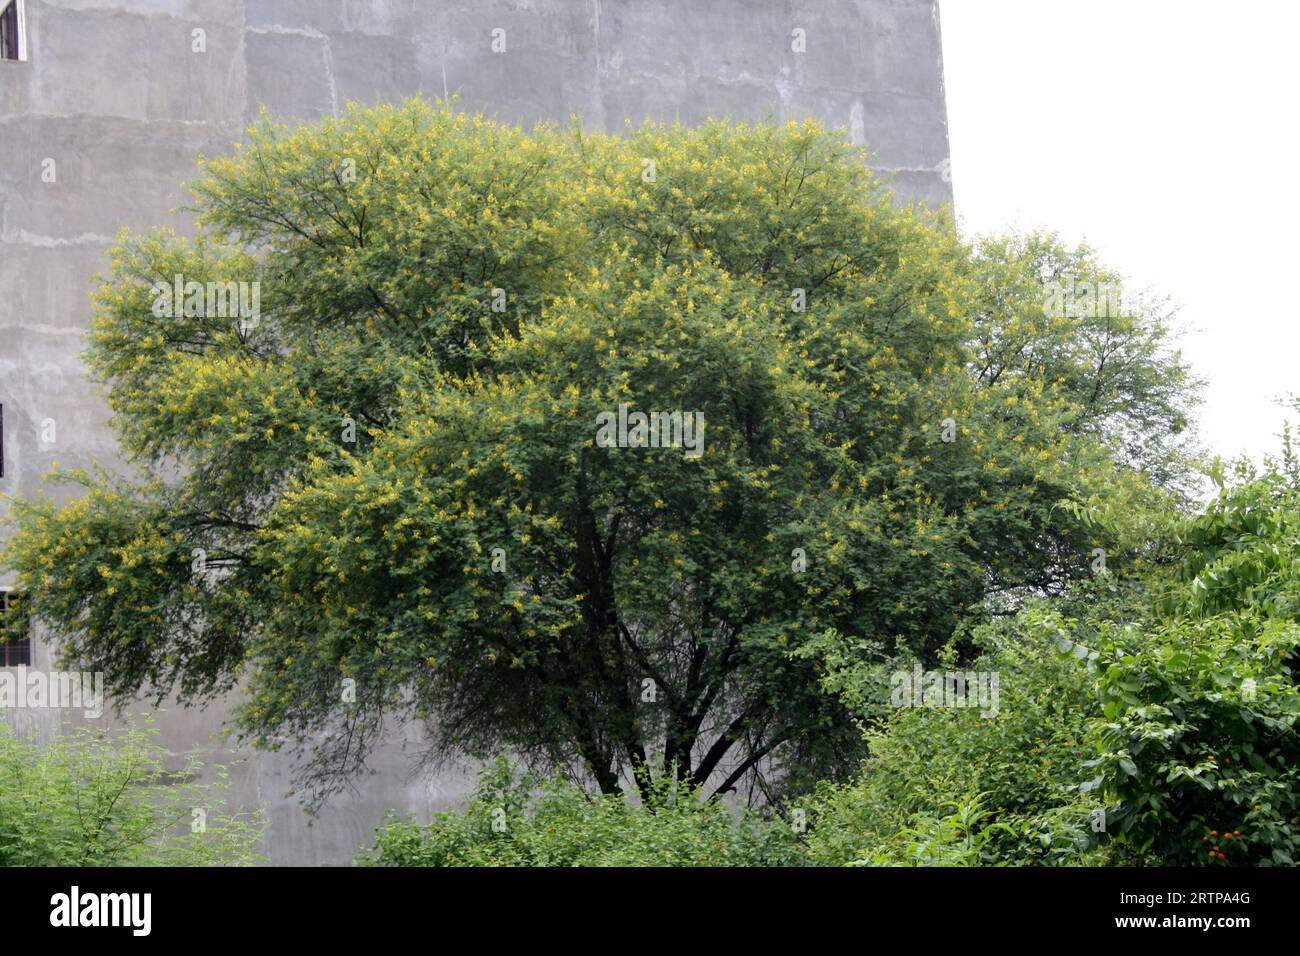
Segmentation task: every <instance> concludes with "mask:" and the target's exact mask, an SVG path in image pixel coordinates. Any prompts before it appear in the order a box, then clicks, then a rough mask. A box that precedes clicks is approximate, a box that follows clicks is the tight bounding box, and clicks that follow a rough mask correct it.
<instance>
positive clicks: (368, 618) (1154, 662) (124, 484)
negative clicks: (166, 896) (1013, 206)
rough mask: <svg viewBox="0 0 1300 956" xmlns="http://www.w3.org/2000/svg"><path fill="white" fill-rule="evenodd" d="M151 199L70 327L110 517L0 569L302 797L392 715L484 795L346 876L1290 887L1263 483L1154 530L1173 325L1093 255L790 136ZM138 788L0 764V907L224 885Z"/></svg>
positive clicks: (466, 137) (82, 507)
mask: <svg viewBox="0 0 1300 956" xmlns="http://www.w3.org/2000/svg"><path fill="white" fill-rule="evenodd" d="M193 188H194V192H195V195H196V197H197V203H198V213H199V223H200V231H199V234H198V236H197V237H196V238H194V239H192V240H190V239H182V238H179V237H177V236H175V235H171V234H169V233H166V232H156V233H148V234H143V235H130V234H124V235H123V237H122V239H121V241H120V242H119V244H118V246H117V247H116V249H115V251H114V255H113V268H112V273H111V275H110V276H109V277H108V278H107V279H105V280H104V284H103V286H102V288H101V290H100V293H99V296H98V299H97V310H96V316H95V319H94V323H93V328H92V336H91V346H90V351H89V353H88V361H89V365H90V367H91V368H92V369H93V370H94V372H95V374H96V375H97V376H98V377H99V378H100V379H101V380H102V381H103V383H104V384H105V385H106V387H107V389H108V395H109V401H110V403H111V405H112V408H113V411H114V413H115V415H116V424H117V428H118V431H119V433H120V436H121V440H122V444H123V447H124V449H125V450H126V452H127V454H128V455H129V457H130V464H131V466H132V469H133V471H132V474H133V475H134V476H136V477H132V478H129V479H128V478H125V477H122V476H117V475H112V474H108V473H105V472H93V473H92V472H68V473H63V474H61V475H58V476H56V480H61V481H65V482H69V483H72V484H73V485H76V486H80V487H81V489H82V490H83V491H84V493H83V494H81V495H80V496H78V497H75V498H74V499H73V500H72V501H71V502H70V503H64V502H56V501H54V500H52V499H51V498H48V497H37V498H35V499H31V500H27V501H19V502H15V505H14V508H13V518H14V522H15V528H14V534H13V535H12V537H11V539H10V540H9V543H8V545H7V547H6V551H5V553H4V556H3V557H4V561H5V562H7V563H8V565H10V566H11V567H12V568H14V569H15V570H16V571H17V572H18V575H19V577H20V581H21V586H22V587H23V588H24V590H25V591H26V592H27V594H28V595H29V599H30V602H31V607H32V608H33V610H34V611H35V613H36V614H37V615H39V616H40V617H41V618H42V619H44V621H45V622H46V623H47V624H48V625H50V626H51V627H53V628H54V629H55V630H56V631H57V632H58V633H59V634H60V635H62V636H63V638H64V647H65V658H66V660H67V661H68V662H69V663H71V664H74V665H76V666H77V667H79V668H81V669H83V670H91V671H100V672H103V673H104V674H105V675H106V682H107V685H108V687H109V689H110V690H111V692H112V693H113V694H114V695H115V696H116V697H118V698H119V699H121V698H126V697H129V696H131V695H134V694H136V693H137V692H140V691H142V690H144V689H146V688H147V689H148V690H149V691H151V692H153V693H156V694H158V695H159V696H162V695H166V694H168V693H172V692H175V693H177V694H178V695H179V696H180V697H181V699H182V700H184V701H193V700H202V699H205V698H208V697H211V696H213V695H216V694H221V693H225V692H227V691H229V690H231V689H232V688H234V687H236V686H239V687H241V688H243V689H244V690H246V696H245V698H244V703H243V705H242V707H241V708H240V710H239V713H238V724H239V727H240V728H241V729H242V731H243V732H244V733H245V734H246V735H247V736H248V737H249V738H251V739H252V740H253V741H254V742H256V743H258V744H260V745H263V746H272V747H273V746H280V745H281V743H282V742H284V741H288V742H289V743H290V744H291V745H293V746H295V747H296V748H298V749H299V750H300V752H302V753H303V754H304V756H305V757H306V758H307V759H308V761H309V764H308V766H307V768H306V775H305V781H306V783H307V785H308V788H309V793H310V794H311V795H313V796H315V797H317V798H324V797H325V796H327V795H328V794H329V793H330V792H332V791H333V790H334V789H336V788H337V787H340V786H343V785H344V784H345V783H346V781H347V779H348V778H349V777H350V776H351V775H353V774H354V773H355V772H356V771H357V770H358V769H360V768H361V766H362V765H363V763H364V761H365V758H366V755H367V753H368V751H369V749H370V747H371V746H372V744H373V742H374V740H375V739H376V738H377V736H378V734H379V733H380V731H381V729H382V727H383V726H384V723H385V721H391V720H393V719H407V718H412V717H416V718H425V719H427V721H428V726H429V728H430V733H431V735H432V746H433V753H431V756H436V755H437V754H438V753H449V752H451V753H457V754H469V755H473V756H479V757H493V756H495V755H497V754H500V753H503V752H504V753H510V754H512V755H514V758H515V759H516V760H517V761H518V763H513V762H510V761H506V760H504V759H502V760H498V761H497V762H495V763H493V764H491V765H490V766H489V768H488V770H486V771H485V772H484V775H483V778H482V781H481V784H480V787H479V789H478V791H477V792H476V794H475V796H474V798H473V800H472V801H471V803H470V805H469V806H468V808H467V809H466V810H464V811H463V812H455V813H445V814H440V815H438V816H437V817H436V818H435V819H434V820H433V822H432V823H429V824H419V823H416V822H413V821H404V820H396V819H393V820H390V821H389V823H388V824H387V825H386V826H385V827H383V828H382V829H381V830H380V831H379V833H378V835H377V840H376V845H375V847H374V848H373V849H372V850H371V851H369V852H368V853H367V854H365V856H364V857H363V859H362V862H365V863H368V864H374V865H398V866H402V865H434V866H461V865H475V866H476V865H494V866H546V865H566V866H568V865H600V866H605V865H683V866H713V865H778V866H779V865H796V864H798V865H807V864H816V865H962V866H977V865H1105V864H1116V863H1124V864H1147V865H1184V864H1189V863H1190V864H1203V865H1213V866H1225V865H1241V864H1248V865H1277V864H1282V865H1291V864H1293V863H1294V861H1295V856H1296V851H1297V845H1296V844H1297V840H1298V839H1300V835H1298V830H1297V822H1298V821H1300V797H1297V791H1296V774H1297V772H1298V771H1297V770H1296V769H1295V767H1296V757H1297V756H1298V754H1297V752H1296V751H1297V748H1296V743H1295V736H1294V730H1295V721H1296V717H1297V708H1298V707H1300V694H1297V689H1296V683H1295V674H1294V669H1293V668H1294V665H1295V661H1296V653H1297V641H1298V639H1300V638H1298V635H1300V630H1298V629H1297V625H1300V620H1298V619H1297V615H1298V613H1300V564H1298V563H1297V562H1298V559H1300V552H1298V550H1297V549H1298V547H1300V545H1297V542H1300V507H1298V504H1300V503H1298V500H1297V494H1298V491H1297V489H1300V480H1298V478H1297V473H1298V469H1297V466H1296V463H1295V460H1294V456H1293V455H1292V449H1291V445H1290V441H1289V438H1288V439H1287V441H1286V443H1285V444H1284V451H1283V455H1282V459H1281V460H1280V461H1279V462H1273V463H1269V465H1268V467H1267V469H1266V470H1265V471H1264V472H1262V473H1256V472H1254V471H1253V470H1251V469H1249V468H1247V467H1245V466H1241V467H1238V468H1237V469H1236V471H1235V473H1234V474H1233V476H1232V477H1231V479H1229V478H1227V477H1224V475H1223V474H1222V468H1221V467H1219V466H1215V467H1214V468H1212V469H1211V470H1212V472H1213V474H1214V476H1215V480H1216V481H1217V482H1218V484H1219V492H1218V495H1217V497H1216V498H1215V499H1214V500H1213V501H1212V502H1211V503H1210V504H1209V505H1208V507H1204V508H1201V507H1198V506H1195V505H1194V504H1193V491H1194V489H1195V487H1196V482H1197V480H1198V479H1197V472H1196V470H1195V469H1194V468H1193V466H1192V459H1191V457H1190V456H1189V454H1188V452H1187V450H1186V449H1185V448H1184V447H1183V442H1184V441H1185V433H1186V429H1187V425H1188V421H1189V413H1190V410H1191V408H1192V407H1193V405H1194V401H1195V384H1196V383H1195V382H1193V381H1191V380H1190V378H1189V376H1188V374H1187V371H1186V368H1185V367H1184V365H1183V363H1182V361H1181V359H1180V358H1179V356H1178V354H1177V353H1176V351H1174V350H1173V349H1172V347H1171V345H1170V341H1169V328H1168V316H1167V315H1166V313H1165V310H1164V309H1163V307H1160V306H1159V305H1156V306H1149V307H1144V308H1138V309H1130V308H1123V309H1112V308H1110V305H1111V302H1112V300H1111V298H1110V293H1109V292H1107V293H1106V294H1105V295H1104V296H1099V294H1094V293H1097V290H1103V289H1104V290H1111V289H1114V288H1115V287H1116V286H1117V284H1118V277H1117V276H1115V275H1113V274H1112V273H1110V272H1108V271H1107V270H1106V269H1105V268H1104V267H1102V266H1101V265H1100V264H1098V263H1097V262H1096V261H1095V259H1094V258H1093V257H1092V255H1091V254H1090V253H1089V252H1088V250H1086V249H1067V248H1065V247H1063V246H1062V245H1061V244H1060V243H1059V242H1058V241H1056V240H1055V239H1054V238H1053V237H1051V236H1040V235H1031V236H1018V237H1009V238H993V239H985V240H981V241H978V242H975V243H967V242H964V241H962V240H961V239H960V238H959V237H958V236H957V234H956V232H955V229H954V228H953V225H952V223H951V222H950V221H949V220H948V219H947V218H945V217H944V216H943V215H941V214H932V213H928V212H924V211H922V210H919V209H916V208H900V207H898V206H896V205H895V204H894V203H893V201H892V198H891V196H890V194H889V192H888V190H887V188H886V187H885V186H884V185H883V184H882V183H880V182H879V181H878V180H876V179H875V178H874V177H873V176H872V175H871V174H870V173H868V172H867V171H866V170H865V168H864V166H863V163H862V156H861V154H860V152H859V151H858V150H856V149H854V148H853V147H851V146H849V145H848V144H847V143H846V142H845V140H844V139H843V138H842V137H840V136H838V135H835V134H831V133H828V132H826V131H825V130H823V129H821V128H820V127H818V126H817V125H816V124H813V123H806V124H789V125H786V126H779V127H777V126H772V125H764V124H759V125H754V126H743V125H740V126H737V125H731V124H726V123H710V124H708V125H706V126H704V127H701V128H698V129H692V130H687V129H682V128H680V127H675V126H673V127H665V126H657V125H647V126H645V127H642V128H640V129H629V130H627V131H626V133H625V134H624V135H623V136H618V137H615V136H606V135H594V134H589V133H587V132H584V131H582V130H580V129H576V128H575V129H567V130H557V129H553V128H548V127H543V128H539V129H538V130H535V131H533V132H532V133H524V132H521V131H519V130H517V129H511V128H506V127H501V126H497V125H495V124H492V123H490V122H486V121H484V120H483V119H482V118H476V117H469V116H465V115H463V114H459V113H456V112H454V111H452V110H450V109H448V108H444V107H442V106H429V105H427V104H424V103H422V102H419V101H413V102H410V103H407V104H405V105H403V106H401V107H379V108H375V109H362V108H358V107H353V108H350V109H349V110H348V111H347V112H346V113H345V114H344V115H343V116H342V117H341V118H339V119H327V120H325V121H323V122H321V123H320V124H318V125H314V126H304V127H298V128H296V129H293V130H289V129H286V128H283V127H279V126H275V125H272V124H270V123H264V124H263V125H262V126H260V127H259V128H257V129H255V130H254V131H253V133H252V137H251V139H250V141H249V142H248V143H247V144H246V146H245V148H244V149H243V150H241V151H240V152H239V153H237V154H236V155H234V156H232V157H228V158H223V159H220V160H215V161H212V162H209V163H206V164H205V166H204V169H203V173H202V176H201V178H200V179H199V180H198V181H197V182H196V183H195V184H194V187H193ZM177 276H180V277H182V278H183V279H184V280H185V281H186V282H190V281H193V282H197V283H200V284H201V285H202V284H206V283H217V284H218V285H219V286H220V287H221V288H226V284H227V283H235V284H236V286H235V287H237V284H238V283H253V282H256V283H259V285H258V289H259V292H258V296H257V297H256V299H255V301H256V302H257V303H258V306H257V310H256V314H255V315H241V316H239V318H240V319H241V321H234V320H232V317H231V315H229V314H227V313H226V312H224V311H221V310H218V312H217V313H214V312H213V311H212V310H211V309H209V308H207V302H206V300H204V299H203V296H201V295H200V296H198V298H196V299H193V300H191V298H190V297H188V296H182V297H180V299H179V300H178V299H176V298H169V297H167V296H163V297H162V298H160V295H161V294H162V290H163V289H170V288H174V286H173V285H172V283H173V280H174V279H175V277H177ZM232 288H234V287H232ZM1061 288H1068V289H1071V290H1076V289H1083V290H1087V294H1086V295H1085V296H1084V299H1083V301H1084V304H1085V306H1086V307H1083V308H1080V307H1078V303H1077V302H1075V303H1073V304H1072V305H1071V306H1070V307H1068V308H1064V309H1062V308H1057V307H1055V306H1054V305H1052V298H1051V296H1045V290H1046V289H1057V290H1059V289H1061ZM164 299H166V300H167V301H163V300H164ZM241 301H242V300H241ZM168 302H170V305H168ZM160 303H161V307H160ZM1099 304H1100V307H1099ZM656 412H662V413H665V414H667V415H669V416H673V415H676V416H677V418H676V422H677V424H679V425H681V426H682V427H681V429H680V430H678V431H676V432H674V433H673V434H672V435H671V436H670V435H668V434H667V433H662V434H661V433H660V432H658V431H656V432H653V433H651V432H650V431H649V430H648V429H640V430H638V428H637V427H636V424H635V420H634V419H632V421H631V424H632V428H631V431H630V432H628V430H627V429H624V430H623V433H622V434H620V435H618V436H617V440H611V441H607V440H606V439H610V438H613V437H614V435H613V432H610V431H609V430H608V427H607V426H608V421H609V418H610V417H611V416H612V417H613V418H614V419H616V420H618V419H623V420H628V419H631V418H632V416H634V415H635V414H637V413H645V414H651V413H656ZM602 421H604V422H605V423H606V424H605V425H602V424H601V423H602ZM615 431H617V429H615ZM629 434H630V436H631V438H630V440H626V439H628V435H629ZM661 439H662V440H661ZM911 674H914V675H916V676H915V678H912V677H909V676H908V675H911ZM935 675H938V677H935ZM945 675H947V676H945ZM923 678H924V680H923ZM945 681H948V682H950V683H951V686H952V687H954V688H956V687H969V686H977V687H978V688H979V690H980V695H981V696H980V699H979V701H978V702H977V703H978V706H971V705H970V699H969V698H965V699H963V698H960V697H946V696H945V694H946V693H947V691H945V690H944V688H945V687H946V686H948V684H946V683H945ZM968 681H973V682H974V684H969V683H967V682H968ZM923 684H925V688H924V689H923V690H922V685H923ZM905 688H911V689H910V690H906V692H905V693H902V696H901V697H900V689H905ZM986 693H987V694H988V695H990V696H988V697H987V699H986V697H985V696H984V695H985V694H986ZM909 695H910V696H909ZM309 740H310V741H311V743H310V744H309V743H308V741H309ZM322 742H323V743H322ZM313 748H314V749H313ZM151 753H152V752H151V751H150V750H149V749H148V748H147V747H146V746H145V744H144V743H143V741H142V740H140V739H139V738H136V737H128V738H127V741H126V744H125V747H124V749H122V750H120V751H118V750H113V749H110V748H109V746H108V744H107V743H106V742H104V741H102V740H101V739H100V738H91V737H86V738H82V739H79V740H76V741H66V742H64V743H62V744H60V745H59V746H58V747H55V748H53V749H51V750H49V751H42V752H38V751H36V750H35V749H33V748H32V747H31V746H30V745H28V744H23V743H20V742H18V741H17V740H16V739H15V738H13V737H12V735H8V736H0V760H3V762H4V765H5V766H6V767H9V768H12V772H8V771H7V772H6V774H5V775H4V776H3V777H0V862H2V861H4V860H5V859H13V860H18V861H34V862H58V861H78V862H103V863H113V862H132V861H139V860H145V861H163V860H174V861H194V862H199V861H210V860H221V861H230V862H244V861H246V860H247V859H248V858H249V854H250V852H251V851H250V847H251V845H252V843H251V841H252V837H253V833H254V831H253V830H252V829H251V828H250V827H249V826H248V825H246V824H245V823H243V822H241V821H238V820H233V819H225V818H222V819H221V820H220V825H219V826H216V827H215V828H214V825H213V819H214V817H213V816H209V819H208V830H207V833H206V834H202V835H199V834H191V835H186V834H184V833H181V834H179V835H177V834H175V833H174V832H173V830H172V827H173V825H174V824H176V823H177V822H178V820H179V819H180V817H178V816H177V815H176V814H177V813H178V812H179V810H178V808H180V807H186V806H190V805H192V804H193V803H194V800H196V799H198V797H199V794H197V793H192V792H191V791H188V790H186V789H185V786H189V785H185V786H182V787H180V788H166V787H163V786H162V782H163V776H162V772H161V764H160V763H159V762H158V758H157V756H156V755H152V756H151ZM525 767H526V768H528V769H526V770H525V769H523V768H525ZM209 796H210V795H209ZM204 799H205V800H206V799H209V797H205V798H204ZM50 807H56V808H59V809H57V810H56V812H53V813H50V812H48V808H50ZM42 808H45V809H44V810H43V809H42ZM87 808H89V811H88V810H87ZM38 816H39V817H40V820H41V821H44V822H40V821H37V817H38ZM4 854H8V855H9V856H8V857H5V856H4Z"/></svg>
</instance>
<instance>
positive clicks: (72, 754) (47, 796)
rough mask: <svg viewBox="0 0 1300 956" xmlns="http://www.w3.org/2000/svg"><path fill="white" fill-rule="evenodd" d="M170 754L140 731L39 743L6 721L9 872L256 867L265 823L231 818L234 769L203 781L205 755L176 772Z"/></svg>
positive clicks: (3, 859)
mask: <svg viewBox="0 0 1300 956" xmlns="http://www.w3.org/2000/svg"><path fill="white" fill-rule="evenodd" d="M165 756H166V755H165V754H164V752H163V751H162V750H161V748H160V747H159V746H158V745H157V743H156V741H155V740H154V739H153V734H151V733H148V732H146V731H142V730H138V729H132V730H130V731H127V732H126V733H124V734H122V735H120V736H117V737H112V736H109V735H106V734H101V733H96V732H92V731H90V730H84V729H83V730H80V731H78V732H76V733H74V734H71V735H68V736H64V737H60V738H58V739H56V740H54V741H52V742H50V743H42V744H38V743H35V742H32V741H27V740H24V739H22V738H19V737H18V736H17V735H16V734H15V733H14V731H13V730H12V729H11V728H10V727H9V725H8V724H7V723H5V722H3V721H0V866H77V867H86V866H219V865H237V866H239V865H249V864H252V863H254V862H255V861H256V860H257V853H256V847H257V844H258V842H259V840H260V839H261V836H262V823H261V820H260V819H259V818H257V817H249V816H246V815H239V814H231V813H228V812H226V809H225V807H226V789H227V784H226V772H225V770H224V769H223V768H221V767H211V768H208V769H209V771H210V772H211V773H212V776H213V782H212V783H206V784H203V783H197V782H194V780H193V779H192V778H194V777H195V776H197V775H198V773H199V772H200V771H201V770H202V769H203V768H202V767H201V765H200V764H199V762H198V760H197V758H193V757H191V758H189V759H187V760H186V761H185V764H184V766H183V767H182V768H181V769H180V770H179V771H175V772H168V771H167V770H166V766H165ZM196 809H198V810H202V811H203V812H204V814H205V815H206V816H205V818H204V819H203V820H202V826H196V820H197V819H198V818H196V817H195V810H196ZM196 830H197V831H198V832H195V831H196Z"/></svg>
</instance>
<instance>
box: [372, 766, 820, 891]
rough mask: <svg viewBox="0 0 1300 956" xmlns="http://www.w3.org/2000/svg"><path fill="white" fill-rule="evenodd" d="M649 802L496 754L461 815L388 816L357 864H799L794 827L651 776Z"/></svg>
mask: <svg viewBox="0 0 1300 956" xmlns="http://www.w3.org/2000/svg"><path fill="white" fill-rule="evenodd" d="M652 796H653V799H652V801H651V802H650V803H649V804H643V803H633V802H631V801H629V800H628V799H626V798H624V797H620V796H616V795H610V794H599V795H596V796H592V795H589V794H588V793H586V792H585V791H584V790H583V789H582V788H580V787H579V786H577V785H576V784H573V783H570V782H568V781H563V780H557V779H551V780H545V781H544V780H541V779H540V778H538V777H536V776H533V775H531V774H522V773H520V772H518V771H517V770H516V769H515V768H514V767H513V766H512V765H511V764H510V762H509V761H507V760H505V759H504V758H502V759H499V760H498V761H497V762H496V763H495V764H494V765H492V766H489V767H488V768H486V769H485V770H484V771H483V772H482V774H481V775H480V779H479V785H478V787H477V789H476V790H475V793H474V797H473V799H472V800H471V802H470V804H469V807H468V808H467V809H466V810H465V811H464V812H449V813H440V814H437V815H436V816H435V817H434V819H433V821H432V822H431V823H429V824H427V825H421V824H417V823H414V822H411V821H406V820H395V819H394V820H390V821H389V822H388V823H387V824H386V825H385V826H383V827H381V828H380V829H379V830H378V831H377V833H376V843H375V846H374V847H373V848H372V849H371V850H370V851H369V852H368V853H366V854H364V855H363V856H362V857H361V858H360V859H359V860H358V862H359V863H361V864H362V865H370V866H785V865H793V864H796V863H798V862H799V858H798V856H797V854H796V852H795V849H794V844H795V837H794V833H793V831H792V830H791V829H790V828H789V827H788V826H786V825H785V824H783V823H780V822H776V823H769V822H767V821H765V820H763V819H761V818H760V817H759V816H758V815H757V814H755V813H753V812H751V811H747V810H739V809H734V808H732V807H729V806H728V805H727V804H725V803H724V802H722V801H720V800H716V799H714V800H704V799H702V798H701V794H700V792H699V791H698V790H696V789H694V788H690V787H687V786H684V785H682V784H677V785H675V786H674V784H673V783H672V781H671V779H670V778H665V777H659V778H658V779H657V780H656V782H655V784H654V785H653V790H652Z"/></svg>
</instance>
